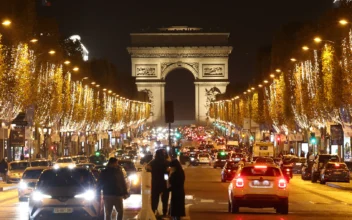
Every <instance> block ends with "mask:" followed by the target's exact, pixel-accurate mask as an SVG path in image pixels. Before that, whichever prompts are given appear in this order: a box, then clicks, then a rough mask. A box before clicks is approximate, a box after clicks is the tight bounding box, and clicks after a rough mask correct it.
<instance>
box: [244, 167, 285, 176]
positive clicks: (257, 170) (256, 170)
mask: <svg viewBox="0 0 352 220" xmlns="http://www.w3.org/2000/svg"><path fill="white" fill-rule="evenodd" d="M241 176H281V172H280V170H279V169H278V168H275V167H266V166H260V167H256V166H254V167H244V168H243V169H242V171H241Z"/></svg>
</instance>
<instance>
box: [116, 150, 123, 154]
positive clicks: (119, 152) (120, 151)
mask: <svg viewBox="0 0 352 220" xmlns="http://www.w3.org/2000/svg"><path fill="white" fill-rule="evenodd" d="M124 153H125V152H124V151H123V150H119V151H116V154H117V155H122V154H124Z"/></svg>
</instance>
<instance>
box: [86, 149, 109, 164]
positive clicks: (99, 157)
mask: <svg viewBox="0 0 352 220" xmlns="http://www.w3.org/2000/svg"><path fill="white" fill-rule="evenodd" d="M106 162H107V159H106V157H105V156H104V155H103V154H100V153H99V152H97V153H95V154H92V155H90V156H89V158H88V163H94V164H95V165H104V164H106Z"/></svg>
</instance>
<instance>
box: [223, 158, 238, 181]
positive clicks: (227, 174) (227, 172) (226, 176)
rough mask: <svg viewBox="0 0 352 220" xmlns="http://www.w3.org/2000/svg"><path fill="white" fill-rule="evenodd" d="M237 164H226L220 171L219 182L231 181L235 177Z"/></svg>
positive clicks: (230, 162)
mask: <svg viewBox="0 0 352 220" xmlns="http://www.w3.org/2000/svg"><path fill="white" fill-rule="evenodd" d="M239 166H240V165H239V164H238V163H235V162H233V161H229V162H227V163H226V164H225V165H224V167H223V168H222V170H221V182H226V181H231V180H232V179H233V177H234V176H235V174H236V172H237V170H238V168H239Z"/></svg>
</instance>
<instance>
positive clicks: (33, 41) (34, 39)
mask: <svg viewBox="0 0 352 220" xmlns="http://www.w3.org/2000/svg"><path fill="white" fill-rule="evenodd" d="M29 42H31V43H33V44H35V43H37V42H38V39H36V38H33V39H32V40H30V41H29Z"/></svg>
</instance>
